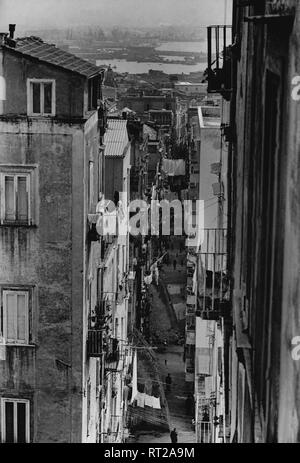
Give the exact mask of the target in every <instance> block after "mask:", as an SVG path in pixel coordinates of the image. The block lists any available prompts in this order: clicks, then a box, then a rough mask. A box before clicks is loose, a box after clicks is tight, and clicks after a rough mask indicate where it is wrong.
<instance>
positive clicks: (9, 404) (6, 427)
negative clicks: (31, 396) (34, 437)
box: [1, 399, 30, 444]
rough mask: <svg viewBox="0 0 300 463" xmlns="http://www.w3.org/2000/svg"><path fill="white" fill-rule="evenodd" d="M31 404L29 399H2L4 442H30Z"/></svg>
mask: <svg viewBox="0 0 300 463" xmlns="http://www.w3.org/2000/svg"><path fill="white" fill-rule="evenodd" d="M29 405H30V403H29V400H19V399H1V436H2V439H1V440H2V443H6V444H25V443H29V441H30V431H29V429H30V421H29V413H30V411H29Z"/></svg>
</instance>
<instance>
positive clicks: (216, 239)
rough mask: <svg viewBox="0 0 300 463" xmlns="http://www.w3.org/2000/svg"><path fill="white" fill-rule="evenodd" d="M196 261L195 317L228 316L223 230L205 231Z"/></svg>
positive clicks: (227, 288)
mask: <svg viewBox="0 0 300 463" xmlns="http://www.w3.org/2000/svg"><path fill="white" fill-rule="evenodd" d="M202 232H203V235H202V237H203V241H202V244H201V246H200V251H199V256H198V257H199V258H198V279H197V280H198V291H197V311H196V315H198V316H201V317H202V318H203V319H205V320H217V319H218V318H219V317H220V316H226V315H229V278H228V276H227V252H226V244H227V243H226V239H227V236H226V230H225V229H205V230H203V231H202Z"/></svg>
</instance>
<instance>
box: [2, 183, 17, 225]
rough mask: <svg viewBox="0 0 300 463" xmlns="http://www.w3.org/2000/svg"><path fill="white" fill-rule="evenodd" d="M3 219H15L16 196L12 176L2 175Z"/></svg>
mask: <svg viewBox="0 0 300 463" xmlns="http://www.w3.org/2000/svg"><path fill="white" fill-rule="evenodd" d="M4 195H5V196H4V197H5V205H4V208H5V220H9V221H14V220H16V197H15V179H14V176H13V175H12V176H10V175H5V176H4Z"/></svg>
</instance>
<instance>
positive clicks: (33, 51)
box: [4, 36, 102, 77]
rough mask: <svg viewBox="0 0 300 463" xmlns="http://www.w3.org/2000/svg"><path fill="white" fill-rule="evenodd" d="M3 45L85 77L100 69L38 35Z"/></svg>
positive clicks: (93, 74)
mask: <svg viewBox="0 0 300 463" xmlns="http://www.w3.org/2000/svg"><path fill="white" fill-rule="evenodd" d="M14 43H15V46H14ZM4 46H5V48H8V49H10V50H15V51H17V52H18V53H22V54H23V55H25V56H30V57H32V58H36V59H38V60H40V61H44V62H46V63H49V64H53V65H54V66H59V67H61V68H64V69H67V70H68V71H72V72H76V73H77V74H80V75H82V76H85V77H93V76H96V75H97V74H99V73H100V72H101V71H102V69H101V68H99V67H98V66H95V65H94V64H92V63H90V62H89V61H86V60H84V59H82V58H79V57H78V56H75V55H73V54H72V53H69V52H67V51H64V50H61V49H60V48H58V47H56V45H53V44H49V43H46V42H44V41H43V40H42V39H41V38H39V37H35V36H31V37H23V38H19V39H15V40H14V41H9V42H5V43H4Z"/></svg>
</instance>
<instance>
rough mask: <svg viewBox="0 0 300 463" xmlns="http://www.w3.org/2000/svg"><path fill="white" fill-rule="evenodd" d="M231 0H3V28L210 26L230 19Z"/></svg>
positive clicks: (0, 3)
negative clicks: (14, 25)
mask: <svg viewBox="0 0 300 463" xmlns="http://www.w3.org/2000/svg"><path fill="white" fill-rule="evenodd" d="M231 2H232V0H0V31H1V32H4V31H6V30H7V29H8V24H9V23H13V24H17V28H19V29H24V28H25V29H26V28H28V29H33V28H37V29H39V28H46V27H47V28H55V27H58V28H62V27H64V26H65V27H69V26H76V25H87V24H90V25H99V26H100V27H105V26H107V27H112V26H115V25H116V26H118V25H123V26H126V27H130V26H134V27H140V26H144V27H149V26H150V27H151V26H156V25H159V24H170V25H171V24H175V25H180V24H182V25H192V26H197V25H208V24H224V14H225V5H226V4H227V10H228V12H227V23H230V20H231V13H230V8H231Z"/></svg>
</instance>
